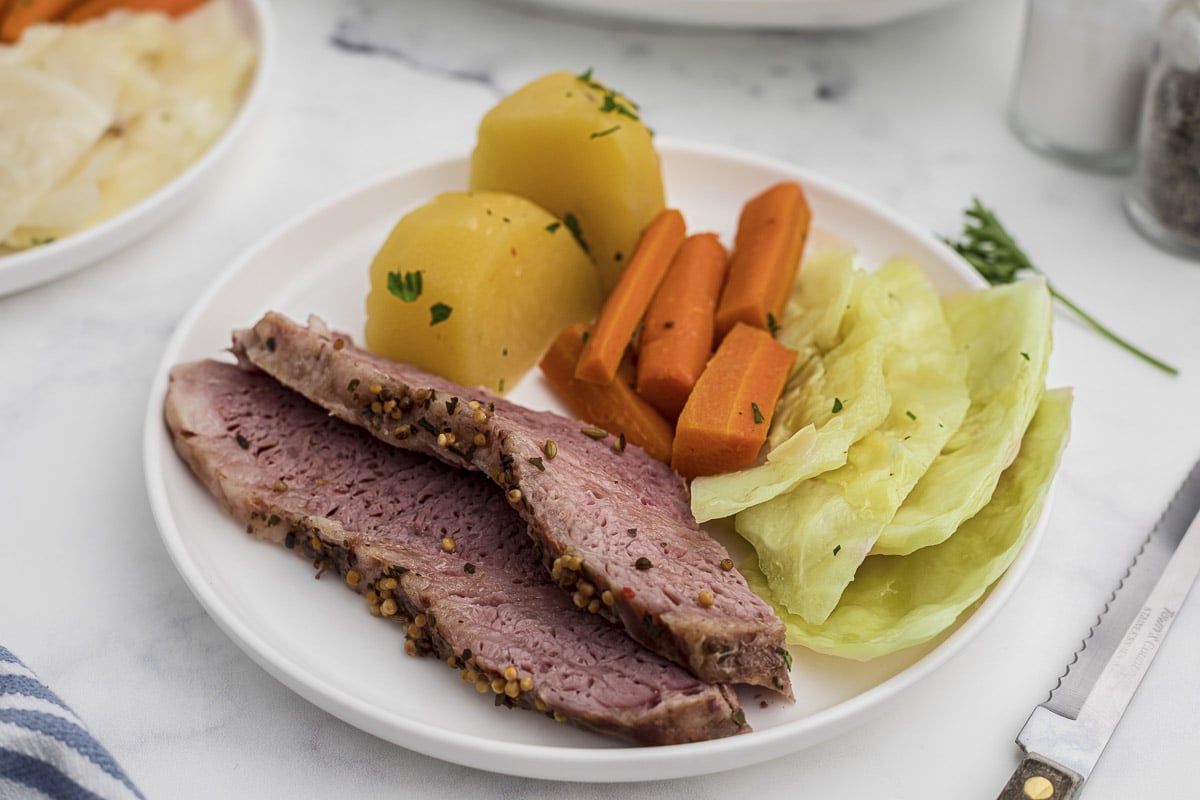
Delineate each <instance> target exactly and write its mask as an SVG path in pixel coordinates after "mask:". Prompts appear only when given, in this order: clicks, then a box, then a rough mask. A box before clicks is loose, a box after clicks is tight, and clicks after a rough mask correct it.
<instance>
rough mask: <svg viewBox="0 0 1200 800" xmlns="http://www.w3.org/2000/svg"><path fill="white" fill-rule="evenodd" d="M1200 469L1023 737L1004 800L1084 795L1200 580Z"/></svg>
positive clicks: (1183, 488)
mask: <svg viewBox="0 0 1200 800" xmlns="http://www.w3.org/2000/svg"><path fill="white" fill-rule="evenodd" d="M1198 515H1200V462H1197V463H1196V464H1195V465H1194V466H1193V467H1192V470H1191V472H1189V473H1188V476H1187V478H1185V479H1184V481H1183V485H1182V486H1180V487H1179V491H1178V492H1176V494H1175V497H1174V498H1173V499H1172V500H1171V502H1170V504H1169V505H1168V506H1167V508H1166V510H1165V511H1164V512H1163V515H1162V517H1161V518H1160V519H1159V521H1158V523H1157V524H1156V525H1155V526H1154V529H1153V530H1152V531H1150V534H1149V536H1147V537H1146V540H1145V542H1143V543H1142V547H1141V550H1139V552H1138V554H1137V555H1136V556H1135V557H1134V559H1133V562H1132V563H1131V564H1130V565H1129V569H1128V571H1127V572H1126V573H1125V577H1124V578H1123V579H1122V580H1121V582H1120V584H1119V585H1118V586H1117V588H1116V589H1115V590H1114V591H1113V593H1112V596H1111V597H1110V598H1109V602H1108V603H1107V605H1106V606H1105V607H1104V610H1103V611H1101V613H1100V616H1099V618H1098V620H1097V621H1096V624H1095V625H1094V626H1093V627H1092V630H1091V632H1090V633H1089V634H1088V636H1087V637H1086V638H1085V639H1084V640H1083V645H1082V646H1081V647H1080V649H1079V650H1078V651H1077V652H1076V653H1075V658H1074V660H1073V661H1072V662H1071V663H1070V664H1068V665H1067V671H1066V673H1065V674H1064V675H1063V676H1062V678H1061V679H1059V682H1058V686H1056V687H1055V688H1054V690H1053V691H1051V693H1050V698H1049V699H1048V700H1047V701H1046V702H1044V703H1042V704H1041V705H1039V706H1037V707H1036V708H1034V710H1033V713H1032V714H1031V715H1030V717H1029V721H1028V722H1026V723H1025V727H1024V728H1022V729H1021V732H1020V734H1018V735H1017V744H1019V745H1020V746H1021V748H1022V749H1023V750H1024V751H1025V758H1024V759H1023V760H1022V761H1021V763H1020V765H1019V766H1018V767H1017V769H1016V771H1015V772H1014V773H1013V775H1012V778H1010V779H1009V781H1008V783H1007V784H1006V785H1005V787H1004V790H1003V791H1002V792H1001V793H1000V798H999V800H1069V798H1071V797H1074V796H1076V795H1077V794H1078V792H1079V791H1080V789H1081V788H1082V786H1083V783H1084V781H1085V780H1086V779H1087V778H1088V777H1089V776H1090V775H1091V772H1092V769H1093V768H1094V767H1095V766H1096V762H1097V761H1099V759H1100V754H1101V752H1103V750H1104V746H1105V745H1106V744H1108V740H1109V738H1110V737H1111V736H1112V733H1113V731H1114V730H1115V729H1116V727H1117V723H1118V722H1120V720H1121V715H1122V714H1124V713H1125V708H1126V707H1127V706H1128V705H1129V701H1130V700H1131V699H1132V698H1133V694H1134V692H1135V691H1137V687H1138V685H1139V684H1141V682H1142V677H1143V676H1144V675H1145V674H1146V670H1147V669H1148V668H1149V666H1150V661H1151V660H1152V659H1153V658H1154V656H1155V654H1156V653H1157V652H1158V649H1159V646H1160V645H1161V644H1162V641H1163V637H1164V636H1166V633H1167V630H1168V629H1169V628H1170V626H1171V622H1172V621H1173V620H1174V619H1175V616H1176V614H1178V613H1179V609H1180V608H1181V607H1182V606H1183V602H1184V600H1185V599H1186V597H1187V594H1188V591H1189V590H1190V589H1191V587H1192V584H1193V583H1195V581H1196V575H1197V574H1198V573H1200V516H1198Z"/></svg>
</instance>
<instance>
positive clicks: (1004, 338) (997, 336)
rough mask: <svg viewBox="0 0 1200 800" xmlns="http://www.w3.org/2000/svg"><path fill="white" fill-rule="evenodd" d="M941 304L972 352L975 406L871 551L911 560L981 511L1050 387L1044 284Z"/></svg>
mask: <svg viewBox="0 0 1200 800" xmlns="http://www.w3.org/2000/svg"><path fill="white" fill-rule="evenodd" d="M942 307H943V309H944V310H945V314H946V321H947V322H948V323H949V325H950V331H951V335H952V336H953V337H954V340H955V343H956V344H957V345H958V346H959V347H960V348H962V349H963V350H965V352H966V354H967V359H968V367H967V390H968V392H969V393H970V396H971V406H970V408H968V409H967V415H966V416H965V417H964V418H963V422H962V424H961V425H960V426H959V428H958V430H957V431H955V433H954V435H953V436H952V437H950V441H949V442H947V444H946V447H945V449H943V450H942V453H941V455H939V456H938V457H937V458H935V459H934V460H933V463H932V464H930V465H929V470H928V471H927V472H926V473H925V474H924V475H923V476H922V477H921V480H919V481H918V482H917V485H916V486H915V487H913V490H912V492H911V493H910V494H909V495H908V497H907V498H905V500H904V504H903V505H902V506H900V510H899V511H897V512H896V516H895V518H894V519H893V520H892V521H891V522H890V523H889V524H888V526H887V527H886V528H884V530H883V533H881V534H880V535H879V540H878V541H877V542H875V547H874V548H873V549H872V551H871V552H872V554H887V555H905V554H907V553H911V552H913V551H914V550H916V549H918V548H920V547H928V546H929V545H934V544H938V543H939V542H943V541H945V540H946V539H947V538H948V537H949V536H950V535H951V534H952V533H954V531H955V530H956V529H957V528H958V526H959V525H961V524H962V523H963V521H964V520H967V519H969V518H970V517H972V516H973V515H974V514H975V513H976V512H977V511H979V509H980V508H982V507H983V506H984V504H986V503H987V501H988V498H989V497H991V494H992V490H993V489H995V488H996V482H997V481H999V480H1000V473H1001V472H1003V471H1004V469H1005V468H1006V467H1007V466H1008V465H1009V464H1011V463H1012V460H1013V458H1015V457H1016V455H1017V450H1018V449H1019V448H1020V446H1021V437H1022V436H1023V435H1024V433H1025V428H1026V427H1027V426H1028V425H1029V420H1030V419H1031V418H1032V417H1033V414H1034V412H1035V411H1036V410H1037V406H1038V401H1039V399H1040V398H1041V396H1042V391H1043V389H1044V386H1045V380H1046V367H1047V364H1048V363H1049V360H1050V343H1051V317H1052V314H1053V307H1052V304H1051V299H1050V293H1049V291H1048V290H1047V288H1046V282H1045V280H1044V279H1042V278H1040V277H1035V278H1031V279H1030V280H1027V281H1019V282H1017V283H1011V284H1007V285H1004V286H995V287H992V288H989V289H982V290H978V291H972V292H960V293H957V294H954V295H950V296H948V297H945V298H943V300H942Z"/></svg>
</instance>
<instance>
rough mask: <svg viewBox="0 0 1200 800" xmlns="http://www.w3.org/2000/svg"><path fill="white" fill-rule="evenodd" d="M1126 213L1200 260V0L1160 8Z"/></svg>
mask: <svg viewBox="0 0 1200 800" xmlns="http://www.w3.org/2000/svg"><path fill="white" fill-rule="evenodd" d="M1125 210H1126V212H1127V213H1128V215H1129V217H1130V219H1131V220H1132V221H1133V224H1134V227H1136V228H1137V229H1138V230H1139V231H1140V232H1141V233H1142V234H1143V235H1145V236H1146V238H1148V239H1150V240H1151V241H1152V242H1154V243H1155V244H1157V245H1159V246H1161V247H1163V248H1165V249H1167V250H1172V251H1174V252H1177V253H1180V254H1182V255H1186V256H1189V257H1191V258H1200V0H1172V2H1170V3H1168V5H1167V7H1166V8H1165V9H1164V11H1163V15H1162V18H1161V21H1160V23H1159V26H1158V36H1157V41H1156V46H1155V48H1154V59H1153V61H1152V63H1151V67H1150V73H1149V77H1148V80H1147V84H1146V93H1145V98H1144V102H1143V104H1142V115H1141V125H1140V128H1139V132H1138V146H1137V162H1136V165H1135V167H1134V171H1133V177H1132V179H1131V180H1130V183H1129V185H1128V187H1127V190H1126V193H1125Z"/></svg>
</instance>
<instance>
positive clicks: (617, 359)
mask: <svg viewBox="0 0 1200 800" xmlns="http://www.w3.org/2000/svg"><path fill="white" fill-rule="evenodd" d="M685 233H686V226H685V225H684V222H683V215H682V214H680V213H679V212H678V211H676V210H675V209H673V208H668V209H664V210H662V211H660V212H659V213H658V215H657V216H656V217H655V218H654V219H653V220H651V221H650V224H649V225H648V226H647V227H646V230H645V231H644V232H643V233H642V238H641V239H640V240H639V241H638V244H637V247H636V248H634V251H633V255H632V256H631V257H630V259H629V264H628V266H626V267H625V271H624V272H622V273H621V277H620V278H619V279H618V280H617V285H616V286H615V287H613V290H612V294H610V295H609V296H608V299H607V300H605V301H604V307H603V308H601V309H600V316H599V317H597V319H596V326H595V329H594V330H593V331H592V335H591V336H590V337H589V338H588V340H587V343H586V344H584V346H583V353H582V354H581V355H580V356H579V363H578V364H577V365H576V366H575V377H576V378H578V379H579V380H582V381H587V382H588V383H596V384H601V385H603V384H606V383H611V382H612V379H613V377H614V376H616V374H617V365H618V364H620V363H621V357H622V356H623V355H624V354H625V347H626V346H627V345H628V344H629V340H630V339H631V338H632V337H633V333H634V331H636V330H637V326H638V323H639V322H641V321H642V315H643V314H645V313H646V307H647V306H648V305H650V298H651V297H653V296H654V292H655V290H656V289H658V285H659V284H660V283H662V279H663V276H664V275H666V274H667V268H668V267H669V266H671V259H672V258H673V257H674V256H675V251H676V250H678V249H679V245H680V244H682V243H683V237H684V234H685Z"/></svg>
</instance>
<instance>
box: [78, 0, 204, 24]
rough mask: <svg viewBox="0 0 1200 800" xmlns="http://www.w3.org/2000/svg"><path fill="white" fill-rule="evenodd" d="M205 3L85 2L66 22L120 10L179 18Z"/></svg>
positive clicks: (195, 0) (181, 0)
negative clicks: (159, 13) (152, 12)
mask: <svg viewBox="0 0 1200 800" xmlns="http://www.w3.org/2000/svg"><path fill="white" fill-rule="evenodd" d="M203 2H204V0H84V2H82V3H80V4H79V5H78V6H76V7H75V8H73V9H71V10H70V11H69V12H68V13H67V16H66V17H65V18H64V21H65V22H71V23H75V22H86V21H87V20H89V19H93V18H95V17H102V16H104V15H105V14H107V13H108V12H110V11H115V10H117V9H118V8H122V9H125V10H127V11H161V12H163V13H164V14H169V15H170V16H172V17H179V16H183V15H184V14H186V13H188V12H189V11H191V10H192V9H194V8H196V7H197V6H200V5H201V4H203Z"/></svg>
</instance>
